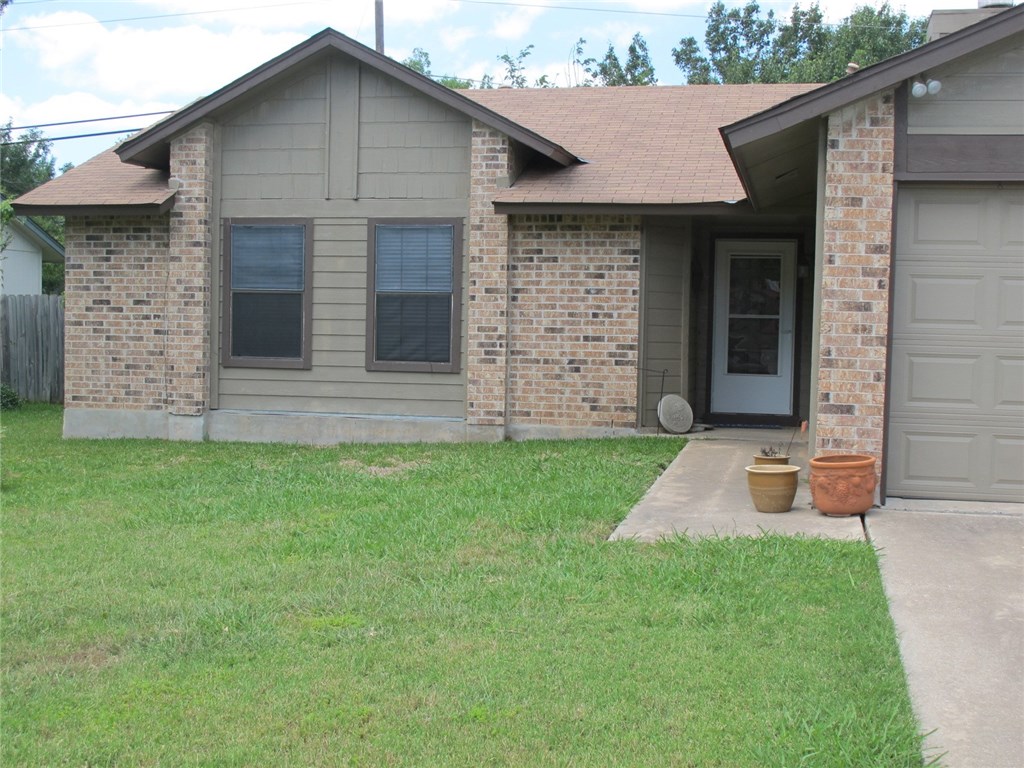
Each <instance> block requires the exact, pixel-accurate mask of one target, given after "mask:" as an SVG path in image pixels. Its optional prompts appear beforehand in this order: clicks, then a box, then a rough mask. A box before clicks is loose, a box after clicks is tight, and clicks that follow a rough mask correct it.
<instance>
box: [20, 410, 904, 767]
mask: <svg viewBox="0 0 1024 768" xmlns="http://www.w3.org/2000/svg"><path fill="white" fill-rule="evenodd" d="M60 421H61V411H60V410H59V409H56V408H52V407H40V406H32V407H27V408H24V409H22V410H20V411H16V412H12V413H5V414H4V415H3V421H2V427H3V443H2V478H3V485H2V492H3V496H2V501H3V517H2V536H3V550H2V572H0V576H2V589H3V604H2V606H3V621H2V649H0V650H2V667H3V688H2V712H0V715H2V719H0V728H2V747H0V750H2V751H0V764H2V765H4V766H20V765H26V766H51V765H73V766H83V765H89V766H100V765H124V766H156V765H168V766H178V765H203V766H242V765H246V766H247V765H252V766H263V765H266V766H269V765H296V766H306V765H324V766H334V765H365V766H397V765H409V766H499V765H501V766H504V765H514V766H544V765H558V766H620V765H621V766H673V765H675V766H700V767H701V768H703V767H704V766H729V767H730V768H732V767H734V766H757V767H758V768H761V767H762V766H842V767H843V768H848V767H849V766H886V767H887V768H888V767H889V766H903V765H920V763H921V758H920V754H919V745H920V739H919V738H918V735H917V733H916V725H915V722H914V719H913V716H912V714H911V709H910V704H909V700H908V697H907V691H906V686H905V683H904V679H903V673H902V670H901V668H900V664H899V658H898V653H897V648H896V642H895V637H894V633H893V627H892V624H891V622H890V619H889V616H888V613H887V610H886V604H885V600H884V597H883V594H882V588H881V583H880V579H879V573H878V567H877V562H876V559H875V555H874V552H873V551H872V549H871V548H870V547H869V546H868V545H867V544H860V543H843V542H825V541H814V540H804V539H787V538H781V537H765V538H762V539H756V540H752V539H734V540H705V541H701V542H698V543H693V542H689V541H686V540H679V541H674V542H669V543H664V544H660V545H638V544H635V543H630V542H616V543H609V542H607V541H606V540H605V539H606V537H607V535H608V534H609V532H610V531H611V530H612V529H613V528H614V526H615V524H616V523H617V522H618V521H619V520H620V519H621V518H622V517H623V516H624V515H625V514H626V512H627V511H628V510H629V508H630V507H631V506H632V504H634V503H635V502H636V501H637V500H638V499H639V498H640V496H641V495H642V494H643V492H644V490H645V489H646V488H647V487H648V486H649V485H650V483H651V482H652V481H653V480H654V478H655V477H656V476H657V475H658V473H659V472H660V471H661V469H662V468H663V467H665V466H666V465H667V464H668V462H669V461H671V460H672V458H673V456H674V455H675V454H676V453H677V452H678V451H679V449H680V448H681V447H682V446H683V442H682V441H677V440H668V439H629V440H603V441H590V442H532V443H502V444H496V445H455V446H442V445H423V446H341V447H334V448H326V449H323V448H305V447H294V446H269V445H261V446H254V445H237V444H214V443H202V444H182V443H176V444H172V443H165V442H157V441H62V440H61V439H60Z"/></svg>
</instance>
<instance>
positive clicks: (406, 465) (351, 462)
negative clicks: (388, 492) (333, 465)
mask: <svg viewBox="0 0 1024 768" xmlns="http://www.w3.org/2000/svg"><path fill="white" fill-rule="evenodd" d="M426 463H427V462H426V461H424V460H418V461H395V462H393V463H388V464H364V463H363V462H361V461H357V460H356V459H341V460H340V461H339V462H338V466H339V467H344V468H345V469H353V470H355V471H356V472H361V473H363V474H364V475H369V476H370V477H389V476H391V475H399V474H404V473H406V472H411V471H412V470H414V469H417V468H418V467H422V466H423V465H424V464H426Z"/></svg>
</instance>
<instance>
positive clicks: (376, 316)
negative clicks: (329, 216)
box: [366, 219, 462, 373]
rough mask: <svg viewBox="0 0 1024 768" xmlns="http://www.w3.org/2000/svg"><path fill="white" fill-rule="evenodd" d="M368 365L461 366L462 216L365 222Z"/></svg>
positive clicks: (433, 368) (391, 367) (382, 367)
mask: <svg viewBox="0 0 1024 768" xmlns="http://www.w3.org/2000/svg"><path fill="white" fill-rule="evenodd" d="M369 230H370V231H369V237H368V238H367V239H368V247H369V275H368V280H367V284H368V287H367V317H366V321H367V323H366V324H367V345H366V368H367V370H376V371H430V372H438V373H454V372H457V371H458V370H459V327H460V323H459V311H460V301H461V298H460V284H461V282H462V258H461V255H462V221H461V220H459V219H425V220H424V219H415V220H413V219H377V220H372V219H371V220H370V222H369Z"/></svg>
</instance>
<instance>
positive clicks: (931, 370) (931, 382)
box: [906, 354, 984, 409]
mask: <svg viewBox="0 0 1024 768" xmlns="http://www.w3.org/2000/svg"><path fill="white" fill-rule="evenodd" d="M906 365H907V393H906V402H907V406H908V407H911V408H912V407H915V406H925V407H928V408H933V407H935V406H939V405H941V406H945V407H956V408H975V409H976V408H978V403H977V397H978V394H979V392H978V391H979V389H980V388H981V385H982V368H983V365H984V362H983V361H982V359H981V357H980V356H979V355H977V354H974V355H968V354H964V355H949V354H947V355H936V354H908V355H907V356H906Z"/></svg>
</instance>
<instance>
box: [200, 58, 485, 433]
mask: <svg viewBox="0 0 1024 768" xmlns="http://www.w3.org/2000/svg"><path fill="white" fill-rule="evenodd" d="M378 102H379V103H378ZM470 130H471V128H470V121H469V119H468V118H466V117H464V116H463V115H460V114H458V113H455V112H452V111H451V110H448V109H447V108H445V107H443V106H441V105H440V104H435V103H434V102H433V101H432V100H431V99H429V98H427V97H425V96H423V95H422V94H419V93H417V92H415V91H412V90H410V89H408V88H406V87H405V86H402V85H400V84H398V83H395V84H393V85H392V84H390V83H389V82H388V81H387V79H386V78H384V77H383V76H382V75H380V74H378V73H376V72H373V73H369V72H362V73H361V72H360V67H359V66H358V64H357V63H356V62H354V61H351V60H348V59H345V58H344V57H341V56H335V57H332V58H330V59H323V60H320V61H317V62H314V63H312V64H311V65H310V66H309V67H306V68H305V69H304V70H302V71H301V72H299V73H297V74H296V75H295V76H293V77H291V78H289V79H288V80H287V81H284V82H282V83H280V84H279V85H277V86H275V87H274V88H271V89H269V90H267V91H264V92H262V93H261V94H259V95H258V96H256V97H254V99H252V100H251V101H250V102H249V103H247V104H246V105H244V106H243V107H242V108H240V109H238V110H236V111H235V112H234V113H232V114H231V115H229V116H227V117H225V118H224V119H223V122H222V125H221V131H220V135H221V140H220V142H219V147H218V148H217V149H218V152H217V157H216V163H215V164H216V166H217V168H219V169H220V173H219V174H218V176H217V179H216V192H215V194H216V196H217V203H218V204H219V207H220V221H221V223H223V221H224V220H225V219H228V218H233V217H234V218H237V217H249V218H259V217H303V218H305V217H311V218H313V220H314V225H313V238H314V241H313V358H312V368H311V369H310V370H273V369H265V368H238V367H231V368H224V367H223V366H221V365H220V364H219V361H220V359H221V356H220V349H219V327H220V326H221V324H222V323H223V312H224V307H223V297H222V296H221V293H220V291H218V292H216V293H215V306H216V308H217V314H218V316H219V317H220V318H221V323H218V324H217V327H216V328H215V332H216V333H215V335H216V336H217V338H218V340H216V341H215V360H216V361H217V365H218V372H217V376H216V383H215V391H216V402H215V404H214V407H216V408H221V409H240V410H261V411H282V412H309V413H342V414H361V415H362V414H365V415H397V416H426V417H443V418H464V416H465V399H466V376H465V373H464V372H461V373H449V374H441V373H407V372H367V371H366V369H365V363H366V357H365V348H366V287H367V282H366V281H367V274H366V269H367V251H366V248H367V244H366V239H367V229H366V227H367V220H368V219H370V218H375V217H380V218H386V217H458V218H462V219H463V220H465V219H466V218H467V217H468V212H469V202H468V190H469V144H470ZM357 193H358V194H357ZM217 230H218V245H217V246H216V248H215V252H216V253H217V254H218V263H217V265H216V270H217V271H216V275H217V276H218V278H219V280H221V281H222V280H223V274H222V271H221V269H222V267H221V264H222V261H221V254H220V248H221V247H222V246H221V244H220V243H221V242H222V240H223V238H222V237H219V235H221V234H222V233H221V231H220V230H221V227H218V228H217ZM463 252H464V254H463V264H464V265H465V264H466V262H467V259H466V257H465V244H463ZM219 284H222V282H220V283H219ZM462 286H463V288H462V296H463V310H462V317H463V318H465V316H466V310H465V293H466V280H465V266H464V268H463V277H462ZM460 339H461V341H460V346H461V348H462V350H463V356H465V320H464V319H463V328H462V329H461V331H460Z"/></svg>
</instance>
